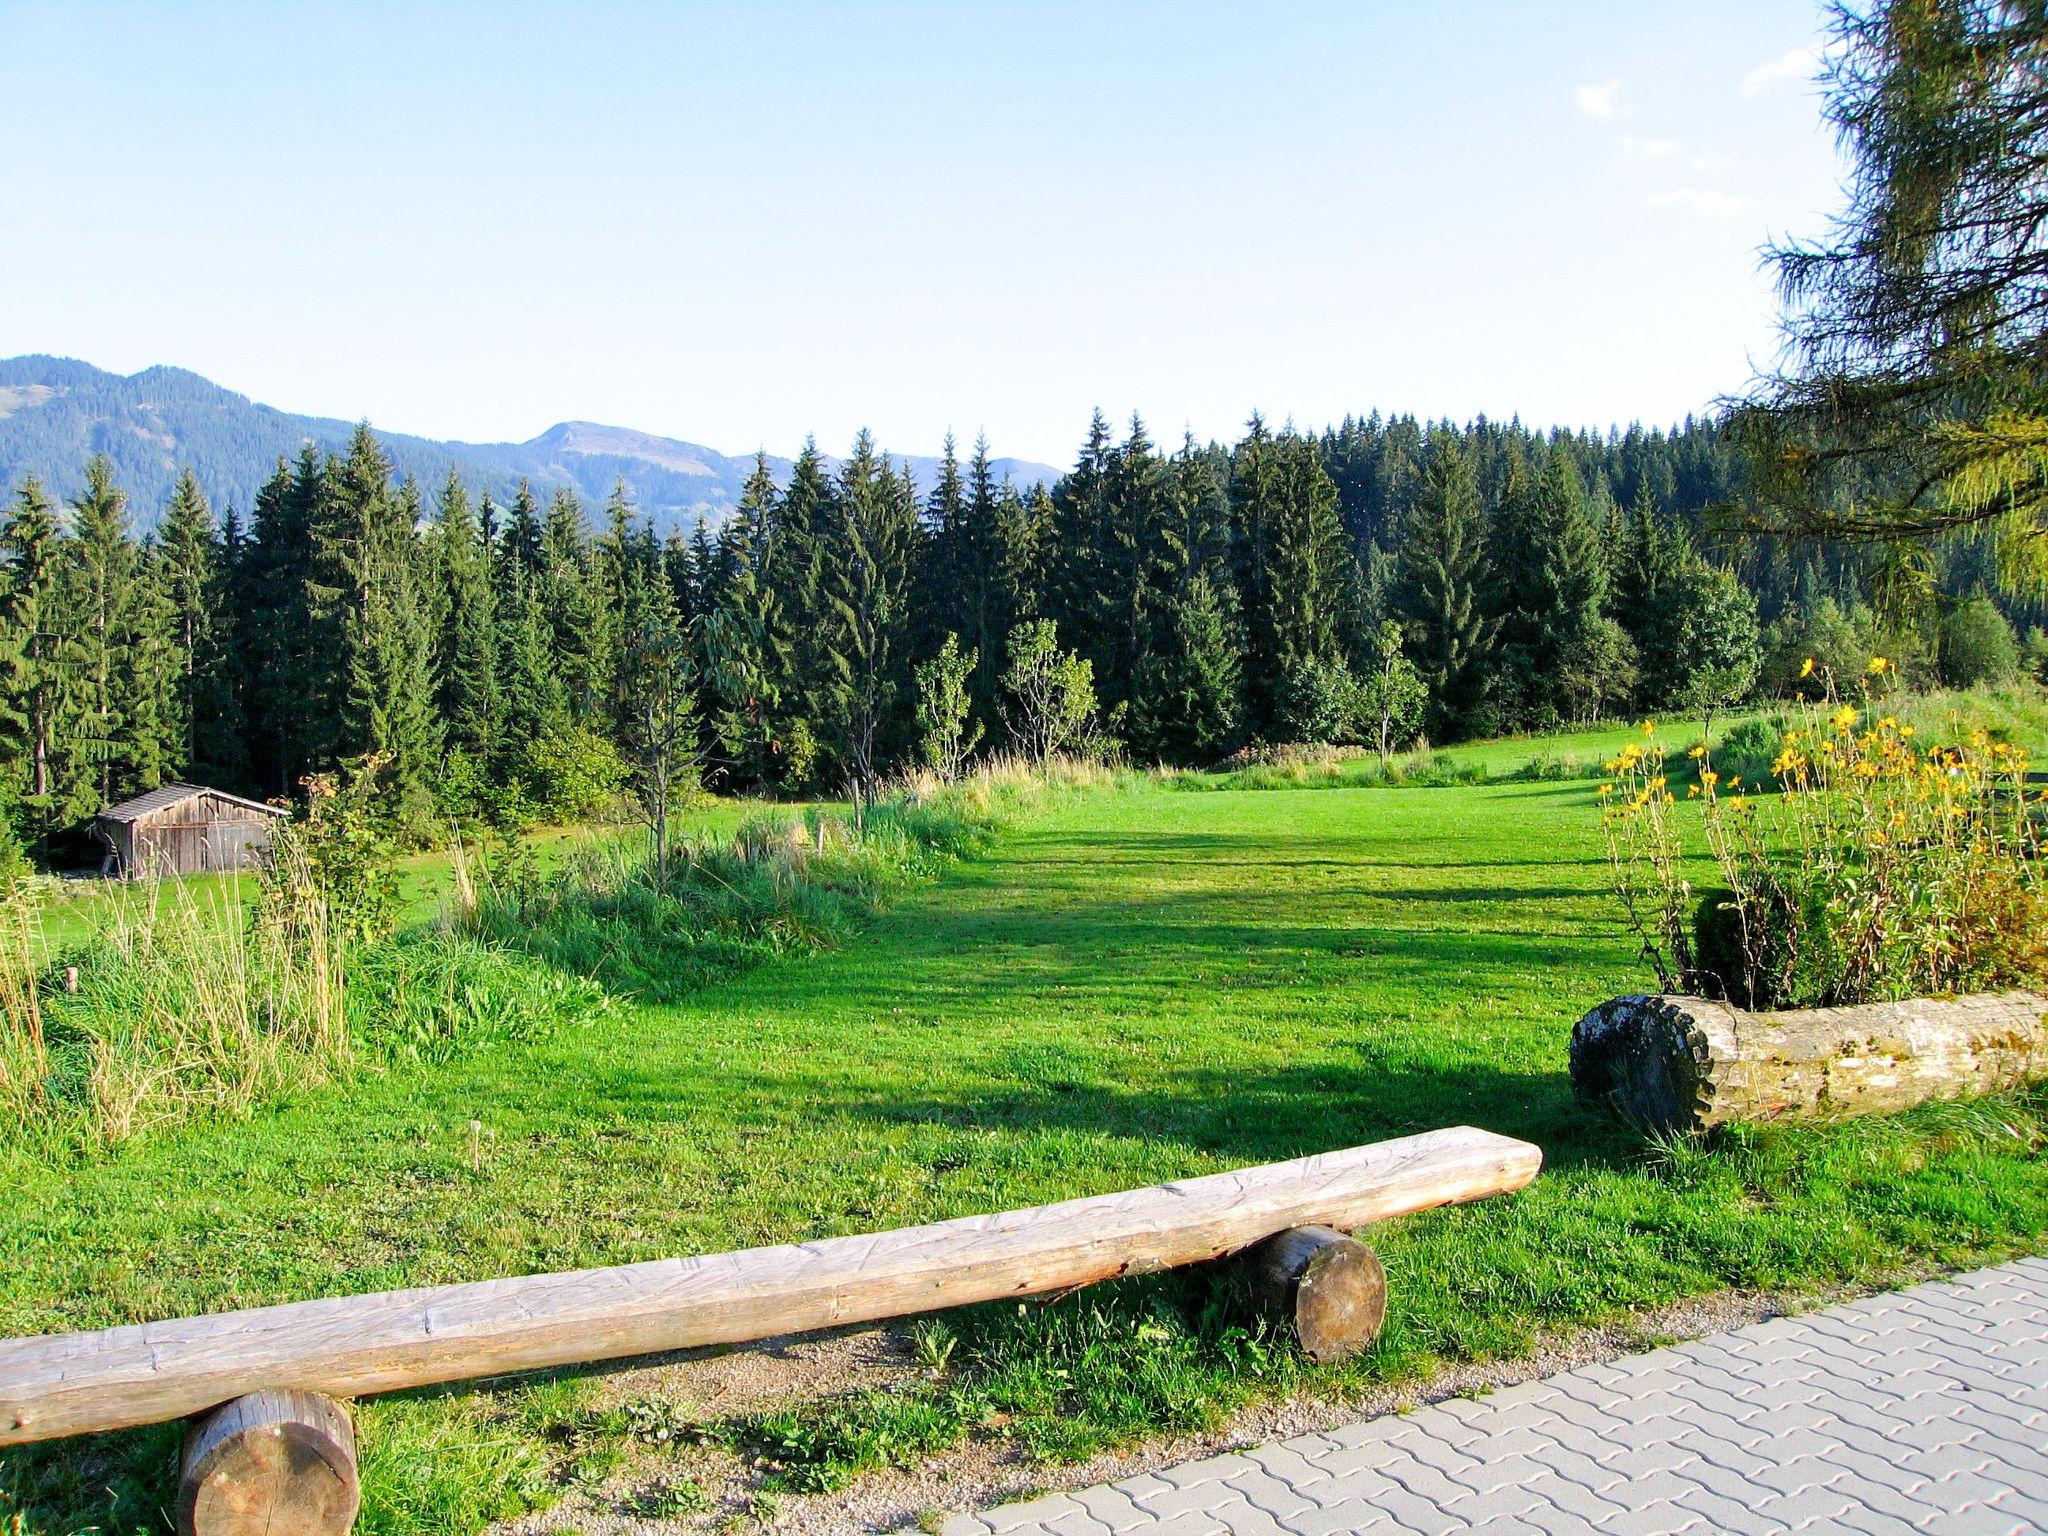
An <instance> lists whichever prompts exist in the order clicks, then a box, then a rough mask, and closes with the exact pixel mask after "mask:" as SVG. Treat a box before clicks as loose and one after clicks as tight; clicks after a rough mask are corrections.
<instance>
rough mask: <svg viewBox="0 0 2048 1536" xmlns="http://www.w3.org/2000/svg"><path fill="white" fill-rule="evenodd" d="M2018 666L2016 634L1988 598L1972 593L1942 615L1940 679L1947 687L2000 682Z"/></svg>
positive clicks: (2014, 672) (2013, 672)
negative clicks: (1974, 595) (1972, 595)
mask: <svg viewBox="0 0 2048 1536" xmlns="http://www.w3.org/2000/svg"><path fill="white" fill-rule="evenodd" d="M2019 670H2020V643H2019V638H2018V637H2017V636H2016V635H2014V634H2013V631H2012V625H2011V624H2009V623H2008V622H2006V617H2005V615H2004V614H2002V613H2000V612H1999V611H1998V608H1997V605H1996V604H1994V603H1993V602H1992V601H1991V600H1990V599H1989V598H1987V597H1973V598H1971V599H1970V600H1969V601H1968V602H1963V603H1958V604H1956V606H1955V607H1953V608H1951V609H1950V610H1949V611H1948V612H1947V613H1946V614H1944V615H1943V616H1942V620H1941V680H1942V681H1943V682H1944V683H1947V684H1948V685H1949V687H1951V688H1976V687H1979V686H1981V685H1983V684H1985V683H2003V682H2006V681H2008V680H2010V679H2011V678H2012V677H2014V676H2015V675H2016V674H2017V673H2018V672H2019Z"/></svg>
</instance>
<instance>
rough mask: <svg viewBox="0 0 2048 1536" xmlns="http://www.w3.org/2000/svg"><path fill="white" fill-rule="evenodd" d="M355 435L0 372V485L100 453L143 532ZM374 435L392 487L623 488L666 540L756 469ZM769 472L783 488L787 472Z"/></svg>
mask: <svg viewBox="0 0 2048 1536" xmlns="http://www.w3.org/2000/svg"><path fill="white" fill-rule="evenodd" d="M354 430H355V427H354V424H353V423H350V422H346V421H336V420H334V419H332V418H330V417H323V416H299V415H294V414H292V413H290V412H287V411H281V410H276V409H274V408H272V407H270V406H267V405H258V404H256V403H254V402H252V401H250V400H248V399H246V398H245V397H243V396H241V395H238V394H236V393H234V392H233V391H232V390H227V389H223V388H221V387H220V386H219V385H217V384H214V383H212V382H210V381H208V380H206V379H203V378H201V377H200V376H199V375H198V374H196V373H189V372H187V371H186V370H184V369H182V368H145V369H144V370H143V371H142V372H140V373H137V374H132V375H129V376H127V377H123V376H122V375H120V374H116V373H107V372H105V371H103V370H102V369H98V368H94V367H92V366H91V365H90V364H88V363H81V362H77V361H75V360H73V359H70V358H60V357H13V358H5V359H0V485H5V486H14V485H18V484H20V482H21V480H22V477H23V476H25V475H34V476H36V477H37V478H38V479H40V480H41V481H42V482H43V484H44V485H45V486H47V487H49V488H50V489H51V490H52V492H53V494H56V495H60V496H69V495H70V494H72V492H73V491H74V490H75V489H76V488H77V485H78V481H79V476H80V474H81V473H82V472H83V470H84V467H85V461H86V459H87V458H88V457H89V456H91V455H92V454H95V453H103V454H105V455H106V456H107V459H108V461H109V462H110V463H111V464H112V465H113V467H114V476H115V479H116V480H117V481H118V482H119V483H120V485H121V486H122V488H123V489H124V490H126V492H127V493H128V497H129V505H130V510H131V514H132V516H133V519H134V521H135V524H136V526H137V527H138V528H142V529H149V528H153V527H154V526H155V525H156V520H157V518H158V516H159V515H160V514H161V512H162V511H163V509H164V507H165V506H166V505H167V504H168V502H169V499H170V495H171V488H172V486H173V485H174V484H175V483H176V481H177V478H178V473H179V471H180V470H182V469H190V470H191V471H192V472H193V473H194V475H196V476H197V477H198V481H199V485H200V488H201V489H202V490H204V491H205V492H206V494H207V497H208V499H209V500H210V501H211V502H212V503H213V505H214V506H215V507H217V508H220V509H222V510H225V509H226V508H228V507H234V508H237V509H238V510H240V511H241V512H242V513H243V515H244V516H245V517H246V516H247V514H248V511H249V509H250V507H251V506H252V505H253V503H254V501H255V498H256V491H257V488H258V487H259V486H261V485H262V483H263V480H264V477H265V476H266V475H268V474H269V472H270V466H271V465H272V464H273V463H275V462H276V460H277V458H278V456H279V455H280V454H282V455H284V456H285V457H287V458H289V457H292V456H294V455H296V454H297V453H298V451H299V449H300V448H301V447H302V446H303V445H305V444H307V443H311V444H312V445H313V447H314V448H315V449H316V450H318V451H319V452H321V453H328V452H338V451H341V450H343V449H345V448H346V447H347V446H348V442H349V438H350V435H351V434H352V433H353V432H354ZM378 436H379V440H380V441H381V442H382V443H383V445H384V452H385V454H386V455H387V456H388V457H389V458H390V460H391V462H392V465H393V467H394V468H395V469H396V470H397V472H398V473H399V474H401V475H412V476H415V477H416V478H418V479H419V480H420V481H422V482H423V483H425V484H429V485H434V484H438V483H439V482H440V481H441V480H442V478H443V477H445V476H446V475H447V474H448V472H449V470H450V468H451V467H452V468H453V469H454V470H455V471H456V472H457V473H459V474H460V475H461V476H462V477H463V479H464V480H466V481H467V482H468V483H469V484H470V486H471V487H472V488H473V489H475V490H476V491H478V492H482V491H489V492H490V493H491V494H492V495H493V496H494V497H496V498H497V499H498V500H499V501H501V502H502V501H507V500H510V499H511V497H512V494H513V493H514V492H515V491H516V490H517V489H518V488H519V482H520V481H521V480H526V481H528V482H530V483H531V484H532V485H533V486H534V487H535V488H536V489H538V490H539V492H540V493H541V494H542V495H546V494H548V493H549V492H551V491H553V490H554V489H556V488H557V487H567V488H569V489H572V490H574V491H576V492H577V494H578V495H580V496H582V497H584V498H585V499H586V500H590V501H599V500H602V499H603V498H604V496H605V495H606V494H607V493H608V492H609V491H610V490H611V488H612V486H613V485H614V484H615V483H616V482H617V481H619V480H624V481H625V483H626V485H627V486H628V488H629V489H630V490H631V491H632V493H633V499H634V503H635V505H636V506H637V507H638V508H639V509H640V512H641V515H642V516H643V517H645V518H647V519H648V520H649V521H650V522H651V523H652V524H653V525H654V527H655V528H656V530H657V531H658V532H661V533H664V534H665V533H667V532H669V531H670V530H671V529H675V528H681V529H683V530H684V531H686V532H687V531H688V529H689V528H690V527H691V526H692V525H693V524H694V523H696V522H697V521H698V520H699V519H700V518H704V517H710V518H712V519H714V520H716V519H717V518H720V517H723V516H724V515H725V514H726V513H728V512H730V511H731V510H732V507H733V505H734V503H735V502H737V501H738V500H739V494H740V487H741V486H742V485H744V484H745V483H746V478H747V475H748V473H749V472H750V471H751V470H752V469H753V467H754V461H753V459H752V458H750V457H740V458H733V457H730V456H728V455H726V454H723V453H720V452H718V451H717V450H716V449H712V448H706V447H703V446H702V445H700V444H697V443H688V442H682V441H680V440H678V439H675V438H667V437H657V436H655V435H654V434H652V433H649V432H636V431H632V430H630V429H627V428H624V427H610V426H604V425H601V424H599V423H596V422H588V421H565V422H559V423H557V424H556V425H555V426H552V427H550V428H548V430H547V431H545V432H543V433H541V434H540V435H539V436H538V437H535V438H532V439H530V440H528V441H526V442H523V443H456V442H437V441H435V440H433V439H431V438H424V437H406V436H400V435H394V434H391V433H379V434H378ZM906 462H908V463H909V464H910V465H911V467H912V471H913V473H915V474H916V475H918V476H919V479H920V483H922V484H927V485H928V484H929V483H930V481H931V477H932V476H933V474H935V472H936V470H937V461H936V460H935V459H931V458H912V459H909V460H907V461H906ZM770 464H771V466H772V468H773V469H774V471H775V473H776V474H777V475H778V476H787V475H788V473H789V461H788V460H787V459H771V460H770ZM996 469H997V473H998V474H1008V475H1011V476H1012V477H1013V478H1015V479H1017V480H1019V481H1021V482H1024V483H1029V482H1031V481H1034V480H1038V479H1047V480H1049V479H1052V478H1054V477H1055V471H1053V470H1051V469H1049V468H1048V467H1047V466H1045V465H1042V464H1032V463H1029V462H1027V461H1025V460H1022V459H1003V460H998V461H997V466H996Z"/></svg>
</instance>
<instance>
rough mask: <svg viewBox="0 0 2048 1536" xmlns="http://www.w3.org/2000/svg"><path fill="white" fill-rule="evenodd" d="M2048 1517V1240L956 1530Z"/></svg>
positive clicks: (1314, 1533)
mask: <svg viewBox="0 0 2048 1536" xmlns="http://www.w3.org/2000/svg"><path fill="white" fill-rule="evenodd" d="M1353 1531H1356V1532H1388V1533H1395V1532H1420V1533H1429V1536H1449V1533H1452V1532H1458V1531H1483V1532H1485V1533H1486V1536H1519V1533H1532V1536H1533V1533H1544V1536H1564V1533H1573V1536H1585V1533H1598V1536H1679V1533H1681V1532H1687V1533H1698V1536H1712V1533H1716V1532H1737V1533H1752V1532H1754V1533H1765V1532H1793V1531H1806V1532H1812V1533H1821V1532H1831V1531H1851V1532H1863V1533H1884V1536H1893V1533H1904V1532H1927V1533H1929V1536H1965V1533H1967V1536H1991V1533H1994V1532H1996V1533H2006V1532H2044V1531H2048V1259H2027V1260H2022V1261H2020V1262H2018V1263H2013V1264H2005V1265H2001V1266H1999V1267H1998V1268H1995V1269H1985V1270H1979V1271H1977V1272H1976V1273H1974V1274H1968V1275H1963V1276H1960V1277H1958V1278H1956V1279H1953V1280H1949V1281H1944V1282H1941V1283H1939V1284H1933V1285H1921V1286H1916V1287H1914V1288H1913V1289H1912V1290H1908V1291H1900V1292H1897V1293H1895V1294H1892V1295H1886V1296H1873V1297H1871V1298H1869V1299H1868V1300H1865V1301H1858V1302H1853V1303H1850V1304H1848V1305H1845V1306H1839V1307H1830V1308H1827V1309H1826V1310H1824V1311H1819V1312H1812V1313H1808V1314H1807V1315H1805V1316H1803V1317H1786V1318H1776V1319H1773V1320H1772V1321H1770V1322H1765V1323H1758V1324H1755V1325H1754V1326H1751V1327H1747V1328H1739V1329H1737V1330H1735V1331H1734V1332H1732V1333H1724V1334H1719V1335H1716V1336H1714V1337H1711V1338H1705V1339H1698V1340H1695V1341H1694V1342H1692V1343H1690V1344H1680V1345H1677V1346H1674V1347H1673V1348H1670V1349H1660V1350H1656V1351H1653V1352H1652V1353H1650V1354H1647V1355H1638V1356H1635V1357H1633V1358H1631V1359H1625V1360H1617V1361H1615V1362H1613V1363H1612V1364H1608V1365H1595V1366H1586V1367H1584V1368H1582V1369H1579V1370H1575V1371H1567V1372H1566V1373H1564V1374H1563V1375H1561V1376H1552V1377H1550V1378H1548V1379H1547V1380H1543V1381H1531V1382H1527V1383H1524V1384H1523V1385H1521V1386H1517V1387H1510V1388H1507V1389H1505V1390H1503V1391H1500V1392H1495V1393H1492V1394H1490V1395H1488V1396H1486V1397H1483V1398H1479V1399H1476V1400H1465V1399H1456V1400H1453V1401H1450V1402H1445V1403H1440V1404H1438V1405H1437V1406H1435V1407H1433V1408H1427V1409H1423V1410H1420V1411H1418V1412H1416V1413H1412V1414H1406V1415H1395V1416H1391V1417H1387V1418H1380V1419H1373V1420H1370V1421H1368V1422H1365V1423H1362V1424H1353V1425H1348V1426H1346V1427H1344V1428H1342V1429H1335V1430H1331V1431H1329V1432H1327V1433H1324V1434H1316V1435H1303V1436H1301V1437H1300V1438H1298V1439H1294V1440H1287V1441H1282V1442H1280V1443H1278V1444H1274V1445H1263V1446H1260V1447H1258V1448H1257V1449H1255V1450H1249V1451H1244V1452H1240V1453H1236V1454H1233V1455H1228V1456H1217V1457H1212V1458H1210V1459H1209V1460H1206V1461H1195V1462H1189V1463H1187V1464H1186V1465H1184V1466H1178V1467H1169V1468H1168V1469H1166V1470H1165V1471H1163V1472H1158V1473H1148V1474H1146V1475H1145V1476H1142V1477H1134V1478H1131V1479H1129V1480H1127V1481H1125V1482H1121V1483H1113V1484H1109V1485H1106V1486H1103V1487H1099V1488H1087V1489H1083V1490H1082V1491H1081V1492H1079V1493H1063V1494H1056V1495H1054V1496H1052V1497H1049V1498H1042V1499H1035V1500H1032V1501H1030V1502H1028V1503H1019V1504H1008V1505H1003V1506H1001V1507H999V1508H996V1509H991V1510H986V1511H984V1512H982V1513H981V1514H979V1515H963V1516H959V1517H957V1518H955V1519H954V1520H952V1521H951V1522H949V1523H948V1524H947V1526H946V1527H945V1536H1167V1533H1173V1536H1337V1533H1340V1532H1353Z"/></svg>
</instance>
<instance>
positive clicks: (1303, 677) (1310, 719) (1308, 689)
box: [1273, 661, 1358, 745]
mask: <svg viewBox="0 0 2048 1536" xmlns="http://www.w3.org/2000/svg"><path fill="white" fill-rule="evenodd" d="M1357 712H1358V685H1357V683H1356V682H1354V681H1353V680H1352V677H1351V673H1350V672H1349V671H1348V670H1347V669H1346V668H1345V667H1343V666H1342V665H1340V664H1339V663H1337V662H1333V661H1304V662H1300V663H1297V664H1296V665H1294V666H1292V667H1289V668H1288V669H1287V672H1286V674H1285V675H1284V676H1283V677H1282V678H1281V679H1280V685H1279V687H1278V688H1276V689H1275V690H1274V695H1273V729H1274V732H1275V733H1276V734H1277V735H1279V736H1280V737H1281V738H1282V739H1284V740H1287V741H1293V742H1300V743H1303V744H1304V745H1320V744H1322V743H1324V742H1334V741H1343V740H1345V739H1347V738H1348V737H1349V736H1350V734H1351V732H1352V722H1353V717H1354V716H1355V715H1356V714H1357Z"/></svg>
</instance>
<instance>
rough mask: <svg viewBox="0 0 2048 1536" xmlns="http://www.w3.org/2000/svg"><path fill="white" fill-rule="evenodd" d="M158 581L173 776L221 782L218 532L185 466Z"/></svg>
mask: <svg viewBox="0 0 2048 1536" xmlns="http://www.w3.org/2000/svg"><path fill="white" fill-rule="evenodd" d="M156 567H157V581H158V585H159V586H160V588H161V589H162V594H163V597H164V600H165V601H166V602H168V603H169V605H170V620H171V644H172V648H173V653H174V668H173V670H174V672H175V674H176V676H175V683H174V691H173V694H172V696H171V699H170V700H169V701H168V702H169V704H170V706H171V710H172V725H173V728H174V739H175V741H176V744H177V764H176V769H175V771H176V772H179V773H181V774H188V775H190V776H192V777H194V778H197V779H200V780H201V781H202V782H212V781H214V780H216V779H218V778H221V777H224V776H225V775H223V774H222V773H221V771H220V770H221V765H220V764H218V763H216V762H213V761H211V760H210V756H211V754H210V752H209V748H210V747H212V746H213V744H214V743H215V742H216V741H217V740H218V722H219V716H220V714H221V711H222V707H223V704H222V693H223V689H222V678H221V673H222V671H223V668H224V666H225V661H226V657H225V647H224V645H223V644H222V637H221V635H220V634H219V633H218V630H219V623H220V604H221V600H222V597H223V572H222V562H221V550H220V542H219V535H218V532H217V531H216V529H215V527H214V522H213V508H212V507H211V506H210V505H208V503H207V500H206V493H205V492H203V491H202V490H200V488H199V477H198V476H196V475H195V474H193V473H192V471H191V469H190V468H189V467H187V468H186V469H184V470H183V471H181V472H180V474H179V476H178V481H177V484H176V485H175V486H174V487H173V489H172V491H171V500H170V505H169V506H168V507H167V508H166V509H165V511H164V519H163V522H162V524H161V525H160V526H159V527H158V529H157V545H156Z"/></svg>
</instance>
